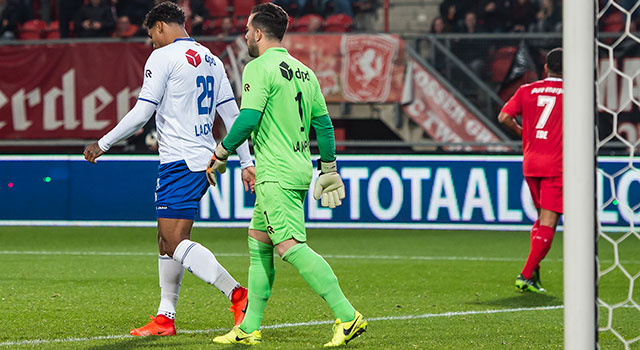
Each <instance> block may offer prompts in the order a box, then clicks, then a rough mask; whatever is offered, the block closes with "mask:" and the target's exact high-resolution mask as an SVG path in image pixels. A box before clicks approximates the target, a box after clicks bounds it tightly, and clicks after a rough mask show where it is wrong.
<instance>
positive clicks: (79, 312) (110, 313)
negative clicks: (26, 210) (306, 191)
mask: <svg viewBox="0 0 640 350" xmlns="http://www.w3.org/2000/svg"><path fill="white" fill-rule="evenodd" d="M155 237H156V230H155V229H154V228H125V227H118V228H108V227H0V315H1V316H2V322H1V323H0V325H1V327H0V348H13V349H25V348H38V349H99V350H107V349H158V348H168V349H170V348H181V349H224V348H234V349H235V348H240V347H233V346H232V347H225V346H221V345H216V344H213V343H212V342H211V339H212V338H213V337H214V336H215V335H219V334H222V333H223V332H226V331H227V330H228V329H230V326H231V325H232V322H233V317H232V314H231V313H230V312H229V310H228V309H229V301H228V300H227V299H226V298H224V296H223V295H222V294H221V293H219V292H218V291H217V290H216V289H215V288H214V287H212V286H210V285H207V284H205V283H203V282H201V281H200V280H199V279H197V278H196V277H194V276H193V275H191V274H189V273H186V274H185V277H184V280H183V282H182V290H181V296H180V300H179V302H178V314H177V319H176V326H177V329H178V335H177V336H175V337H162V338H135V337H131V336H129V335H128V334H129V330H130V329H131V328H134V327H139V326H141V325H143V324H145V323H146V322H147V321H148V315H151V314H155V312H156V310H157V307H158V302H159V288H158V282H157V248H156V245H155V240H156V238H155ZM308 237H309V244H310V246H311V247H312V248H314V249H315V250H316V251H317V252H318V253H320V254H322V255H324V256H325V258H326V260H327V261H328V262H329V264H330V265H331V266H332V267H333V269H334V271H335V273H336V275H337V276H338V279H339V281H340V284H341V286H342V289H343V291H344V293H345V295H346V296H347V297H348V298H349V299H350V301H351V302H352V304H353V305H354V306H355V307H356V309H358V310H359V311H360V312H361V313H362V314H363V315H364V316H365V317H366V318H367V319H368V320H369V328H368V330H367V332H366V333H364V334H363V335H362V336H360V337H359V338H357V339H355V340H354V341H353V342H351V343H350V344H349V345H348V348H353V349H439V350H442V349H562V348H563V345H562V343H563V324H562V319H563V309H562V308H561V306H562V298H563V297H562V295H563V285H562V276H563V271H562V260H561V257H562V244H563V242H562V235H561V234H558V235H557V237H556V240H555V242H554V245H553V247H552V249H551V252H550V253H549V255H548V256H547V259H546V260H545V261H544V262H543V265H542V282H543V284H544V286H545V288H547V289H548V290H549V292H548V293H547V294H546V295H536V294H532V293H519V292H517V291H516V290H515V287H514V286H513V283H514V279H515V277H516V275H517V274H518V272H519V271H520V269H521V267H522V265H523V263H524V260H525V258H526V255H527V252H528V245H529V243H528V242H529V233H527V232H493V231H484V232H480V231H419V230H415V231H410V230H352V229H350V230H319V229H313V230H309V233H308ZM192 239H193V240H196V241H199V242H201V243H202V244H203V245H205V246H206V247H208V248H209V249H211V250H212V251H213V252H214V253H215V254H216V256H217V258H218V260H219V261H220V262H221V263H222V264H223V265H224V266H225V267H226V268H227V269H228V270H229V272H230V273H231V274H232V275H233V276H234V277H235V278H236V279H238V281H239V282H241V283H242V284H245V285H246V281H247V270H248V263H249V258H248V255H247V239H246V230H245V229H211V228H206V229H205V228H196V229H194V231H193V235H192ZM628 242H629V243H627V242H626V241H625V243H623V244H621V246H620V250H621V253H624V252H628V253H627V255H626V256H627V258H626V259H627V260H628V261H623V266H624V267H625V268H626V269H627V272H628V273H629V274H631V275H632V276H634V275H636V274H638V272H639V271H640V259H639V258H638V254H637V252H638V251H640V244H639V243H638V239H636V238H635V237H630V239H629V241H628ZM612 254H613V248H612V246H611V245H610V244H608V243H606V242H602V240H601V241H600V260H601V263H602V265H603V266H608V265H610V264H611V263H612V262H613V258H612ZM623 259H624V258H623ZM276 270H277V273H276V281H275V285H274V289H273V293H272V297H271V299H270V301H269V304H268V305H267V309H266V313H265V316H264V320H263V327H264V328H263V330H262V335H263V342H262V344H260V345H259V348H260V349H320V348H322V344H323V343H324V342H326V341H328V340H329V339H330V338H331V322H332V321H333V320H332V318H333V316H332V314H331V311H330V310H329V308H328V307H327V305H326V304H325V303H324V301H323V300H322V299H320V298H319V297H317V296H316V295H315V294H314V293H313V291H312V290H311V289H310V288H309V287H308V286H307V285H306V283H305V282H304V281H303V280H302V279H301V278H300V276H299V275H298V274H297V272H296V271H295V270H294V269H293V267H291V266H289V265H288V264H286V263H283V262H282V261H281V260H280V259H276ZM602 284H603V285H602V287H601V290H600V294H601V296H602V297H603V298H605V299H606V300H608V301H611V302H617V301H623V300H624V299H625V298H626V296H627V295H628V293H629V279H628V278H627V277H626V276H625V275H624V274H623V272H622V271H621V270H616V271H614V272H613V273H611V274H609V275H607V276H606V277H605V279H603V281H602ZM638 288H640V287H637V286H636V287H635V289H636V290H635V291H634V299H635V300H636V301H639V300H638V299H640V298H639V295H640V293H638ZM606 318H607V313H606V310H605V309H601V321H600V323H601V325H605V324H606ZM613 319H614V321H613V325H614V327H615V329H616V330H618V331H619V332H620V334H621V335H622V336H624V337H627V338H633V337H636V336H638V335H640V313H639V312H638V311H637V310H635V309H632V308H620V309H617V310H616V312H614V318H613ZM600 341H601V346H602V348H603V349H624V346H623V345H622V343H620V342H619V341H618V340H617V339H616V338H615V337H614V336H613V335H612V333H610V332H601V333H600ZM639 345H640V344H638V342H636V343H634V344H633V345H632V347H631V348H635V349H638V348H640V347H639Z"/></svg>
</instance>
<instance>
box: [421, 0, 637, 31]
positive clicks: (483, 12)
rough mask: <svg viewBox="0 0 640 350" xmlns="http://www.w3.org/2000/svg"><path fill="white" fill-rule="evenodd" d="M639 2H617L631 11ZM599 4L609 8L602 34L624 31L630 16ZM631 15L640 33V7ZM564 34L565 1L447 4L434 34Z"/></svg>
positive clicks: (457, 0)
mask: <svg viewBox="0 0 640 350" xmlns="http://www.w3.org/2000/svg"><path fill="white" fill-rule="evenodd" d="M636 1H637V0H616V4H617V5H619V6H620V7H622V8H623V9H625V10H627V11H629V10H632V9H633V7H634V5H635V4H636ZM599 2H600V5H599V8H600V9H604V8H605V7H607V6H609V7H608V10H607V11H605V13H604V15H603V16H601V18H600V21H599V23H598V24H599V27H600V31H605V32H619V31H623V30H624V28H625V27H624V26H625V21H626V15H625V14H624V13H623V12H621V11H620V10H619V9H618V8H617V7H616V6H610V3H609V0H599ZM629 12H631V11H629ZM631 15H632V18H631V21H630V24H631V28H630V29H631V31H635V30H637V29H640V7H639V8H636V9H635V11H634V12H633V13H632V14H631ZM561 31H562V0H444V1H442V3H440V16H438V17H436V18H434V19H433V21H432V22H431V30H430V32H431V33H436V34H437V33H450V32H456V33H508V32H533V33H548V32H561Z"/></svg>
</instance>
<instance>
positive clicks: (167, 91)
mask: <svg viewBox="0 0 640 350" xmlns="http://www.w3.org/2000/svg"><path fill="white" fill-rule="evenodd" d="M138 99H139V100H140V101H144V102H147V103H152V104H154V105H156V106H157V107H156V129H157V133H158V152H159V153H160V163H161V164H164V163H169V162H174V161H178V160H183V159H184V160H185V162H186V163H187V166H188V167H189V169H190V170H191V171H202V170H205V169H206V166H207V162H208V160H209V158H211V155H212V154H213V151H214V150H215V148H216V142H215V140H214V138H213V135H212V132H213V120H214V118H215V114H216V107H218V106H220V105H222V104H225V103H234V104H235V100H234V96H233V91H232V89H231V85H230V84H229V79H228V78H227V74H226V72H225V70H224V67H223V65H222V61H220V59H219V58H218V57H216V56H214V55H213V54H212V53H211V51H209V49H208V48H206V47H204V46H202V45H200V44H198V43H197V42H195V41H194V40H193V39H191V38H180V39H176V40H175V41H174V42H173V43H171V44H169V45H167V46H164V47H162V48H159V49H156V50H154V51H153V52H152V53H151V55H150V56H149V58H148V59H147V63H146V65H145V68H144V82H143V84H142V89H141V91H140V95H139V96H138Z"/></svg>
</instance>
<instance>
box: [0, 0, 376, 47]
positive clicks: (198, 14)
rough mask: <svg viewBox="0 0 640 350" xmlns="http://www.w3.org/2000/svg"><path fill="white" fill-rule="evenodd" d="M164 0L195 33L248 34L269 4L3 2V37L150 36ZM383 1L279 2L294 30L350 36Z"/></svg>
mask: <svg viewBox="0 0 640 350" xmlns="http://www.w3.org/2000/svg"><path fill="white" fill-rule="evenodd" d="M163 1H173V2H175V3H177V4H178V5H179V6H180V7H181V8H182V9H183V10H184V12H185V14H186V17H187V19H186V23H185V25H186V27H187V31H188V32H189V33H191V34H192V35H195V36H198V35H215V36H220V37H224V36H229V35H237V34H239V33H244V31H245V28H246V24H247V18H248V17H249V14H250V12H251V9H252V8H253V6H255V5H256V4H257V3H260V2H267V1H268V0H0V39H57V38H73V37H77V38H100V37H120V38H128V37H134V36H146V35H147V34H146V30H145V29H144V28H142V22H143V21H144V16H145V14H146V13H147V12H148V11H149V10H150V9H151V8H152V7H153V6H154V5H155V4H158V3H160V2H163ZM378 1H379V0H275V1H274V2H275V3H277V4H278V5H280V6H282V7H283V8H285V9H286V10H287V12H288V13H289V14H290V16H291V17H292V18H291V24H290V31H294V32H347V31H350V30H351V27H352V24H353V21H352V18H353V16H354V15H355V14H356V13H359V12H370V11H373V10H374V9H375V8H376V7H377V6H378V5H377V2H378Z"/></svg>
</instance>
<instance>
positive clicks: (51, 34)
mask: <svg viewBox="0 0 640 350" xmlns="http://www.w3.org/2000/svg"><path fill="white" fill-rule="evenodd" d="M43 36H44V38H45V39H60V23H59V22H58V21H53V22H51V23H49V25H48V26H47V27H46V28H45V29H44V33H43Z"/></svg>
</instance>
